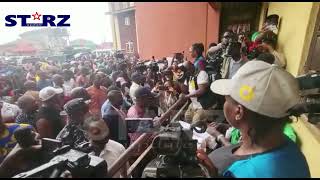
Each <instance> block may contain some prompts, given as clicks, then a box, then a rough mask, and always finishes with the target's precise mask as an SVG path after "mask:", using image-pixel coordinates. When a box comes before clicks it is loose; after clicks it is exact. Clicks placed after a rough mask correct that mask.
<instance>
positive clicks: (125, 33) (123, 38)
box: [117, 11, 137, 51]
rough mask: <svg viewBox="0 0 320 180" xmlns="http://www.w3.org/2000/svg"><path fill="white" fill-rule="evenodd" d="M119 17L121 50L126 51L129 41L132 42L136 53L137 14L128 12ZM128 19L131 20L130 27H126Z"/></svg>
mask: <svg viewBox="0 0 320 180" xmlns="http://www.w3.org/2000/svg"><path fill="white" fill-rule="evenodd" d="M117 17H118V23H119V33H120V44H121V49H124V50H125V49H126V43H127V42H129V41H132V42H133V46H134V51H137V36H136V22H135V12H134V11H128V12H123V13H119V14H118V15H117ZM126 17H128V18H129V19H130V20H129V21H130V25H125V18H126Z"/></svg>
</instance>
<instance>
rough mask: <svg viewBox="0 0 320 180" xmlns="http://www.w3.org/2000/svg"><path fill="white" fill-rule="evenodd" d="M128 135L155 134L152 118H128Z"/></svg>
mask: <svg viewBox="0 0 320 180" xmlns="http://www.w3.org/2000/svg"><path fill="white" fill-rule="evenodd" d="M125 120H126V126H127V132H128V133H149V132H153V130H154V127H153V119H152V118H126V119H125Z"/></svg>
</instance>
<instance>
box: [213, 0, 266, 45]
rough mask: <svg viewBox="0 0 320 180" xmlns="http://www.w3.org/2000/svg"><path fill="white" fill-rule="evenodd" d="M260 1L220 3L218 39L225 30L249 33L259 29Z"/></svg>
mask: <svg viewBox="0 0 320 180" xmlns="http://www.w3.org/2000/svg"><path fill="white" fill-rule="evenodd" d="M261 8H262V3H261V2H232V3H231V2H223V3H221V16H220V29H219V39H220V41H221V37H222V35H223V33H224V32H225V31H227V30H228V29H229V30H232V31H234V32H235V33H239V32H245V33H247V34H248V35H251V34H252V33H253V32H255V31H257V30H258V29H259V20H260V12H261Z"/></svg>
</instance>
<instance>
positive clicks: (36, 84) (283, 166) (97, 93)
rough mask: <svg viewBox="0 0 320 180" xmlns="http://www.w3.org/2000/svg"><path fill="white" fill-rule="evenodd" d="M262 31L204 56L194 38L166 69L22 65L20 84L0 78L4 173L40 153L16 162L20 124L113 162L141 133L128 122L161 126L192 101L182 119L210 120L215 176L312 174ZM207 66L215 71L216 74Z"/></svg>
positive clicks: (116, 59) (281, 73)
mask: <svg viewBox="0 0 320 180" xmlns="http://www.w3.org/2000/svg"><path fill="white" fill-rule="evenodd" d="M267 27H268V26H264V28H263V30H261V31H259V33H257V35H256V37H255V39H254V40H251V41H250V38H249V37H246V35H244V34H235V33H234V32H232V31H227V32H225V33H224V34H223V37H222V39H221V43H219V44H211V45H210V47H209V49H208V52H204V45H203V44H202V43H195V44H193V45H192V46H191V47H190V53H191V57H192V58H193V60H192V61H189V60H185V59H184V58H183V56H182V57H181V54H177V55H176V56H175V57H174V58H173V61H172V63H171V64H169V63H168V61H166V59H165V58H164V59H163V61H161V63H162V62H163V63H164V66H163V67H162V68H159V63H160V61H159V62H158V63H157V62H156V60H155V59H154V57H153V59H152V60H151V64H150V65H149V66H146V65H144V64H143V63H139V61H138V60H134V61H131V60H129V59H127V58H125V57H124V56H122V55H121V54H115V55H114V56H102V57H94V56H90V57H88V58H80V59H73V60H71V61H69V62H66V63H63V64H57V63H55V62H48V61H47V62H31V63H29V64H27V65H25V66H24V69H23V72H24V73H23V75H22V76H20V77H19V78H21V79H22V82H24V84H23V87H22V88H21V89H19V90H16V89H14V87H13V86H12V85H10V84H9V82H8V81H7V80H5V79H2V81H1V83H0V84H1V86H0V87H3V88H2V89H1V96H2V97H5V96H11V100H8V101H1V102H0V108H1V116H0V117H1V118H0V119H1V121H0V128H1V129H0V133H1V139H0V160H1V162H2V163H1V167H0V169H1V170H0V174H1V176H7V177H11V176H13V175H15V174H16V173H18V172H22V170H23V169H25V168H26V166H25V164H26V163H25V162H26V161H27V162H30V161H32V157H33V156H36V153H33V154H32V155H30V153H31V152H29V151H28V153H29V156H28V157H23V158H21V157H20V158H14V157H15V156H27V155H26V153H16V152H20V151H22V150H21V147H19V144H17V141H16V139H15V138H14V132H15V130H16V129H18V128H21V127H29V128H30V129H32V130H33V131H34V132H35V133H36V134H37V136H36V137H37V138H52V139H57V140H60V141H61V142H62V143H63V144H65V145H70V146H71V147H73V148H76V149H81V150H82V151H84V152H87V153H92V154H94V155H96V156H99V157H101V158H103V159H105V161H106V162H107V163H108V166H111V165H112V164H113V163H114V162H115V161H116V160H117V158H118V157H119V156H120V155H121V154H122V153H123V152H124V151H125V149H126V148H128V147H129V146H130V145H131V144H132V143H134V142H135V141H136V140H137V139H138V137H139V136H140V135H141V133H127V131H126V122H125V121H126V118H152V119H153V121H154V126H161V125H165V124H168V123H169V121H168V120H170V117H172V116H173V115H174V113H173V112H174V111H172V110H173V109H176V110H179V108H181V107H182V105H184V103H186V102H189V103H190V104H189V105H188V107H187V110H186V111H185V113H184V117H181V119H182V120H184V121H185V122H188V123H190V124H195V123H197V122H198V121H202V122H205V123H207V126H208V127H207V132H208V133H209V134H210V135H211V136H212V137H213V138H214V139H215V141H216V142H217V143H219V144H220V146H219V147H220V148H218V149H215V148H214V149H210V147H207V148H208V149H210V152H211V151H212V152H211V153H209V154H208V152H209V151H207V152H205V151H203V150H201V149H200V150H199V151H198V158H199V159H200V160H203V161H202V162H203V163H204V165H206V166H207V168H209V169H211V170H212V171H211V172H215V173H214V175H213V176H215V177H216V176H224V177H310V172H309V168H308V165H307V163H306V160H305V157H304V155H303V154H302V153H301V152H300V150H299V148H298V146H297V145H296V144H295V142H296V139H297V137H296V134H295V133H294V130H293V128H292V127H291V125H290V118H289V114H288V110H290V108H292V107H293V106H294V105H295V104H296V103H297V102H298V100H299V88H298V84H297V81H296V80H295V78H294V77H293V76H292V75H290V74H289V73H287V72H286V71H285V69H284V68H285V66H286V61H285V60H284V58H282V56H281V55H280V54H279V53H278V52H276V50H275V45H276V37H277V34H276V33H274V32H273V31H272V30H270V29H268V28H267ZM219 60H220V62H217V61H219ZM210 64H211V65H212V64H216V65H217V64H218V65H219V67H215V69H217V70H216V71H213V72H212V71H209V70H208V69H209V68H208V67H209V66H210ZM2 66H6V65H4V64H2ZM4 87H5V88H4ZM223 96H224V97H225V98H223ZM9 99H10V98H9ZM222 109H223V111H224V115H225V119H226V120H225V121H218V120H217V119H218V118H217V117H216V116H217V114H216V110H222ZM163 114H166V116H165V117H164V116H163ZM168 114H169V116H168ZM168 117H169V118H168ZM153 137H154V136H151V138H150V139H149V140H148V141H147V142H145V144H146V146H141V147H139V148H138V149H137V150H136V151H135V152H134V153H133V154H132V158H131V159H130V160H129V162H128V164H130V163H132V161H134V160H135V159H136V158H138V157H139V155H141V153H142V152H143V151H144V150H145V149H146V148H147V146H148V145H149V144H150V143H151V142H152V138H153ZM208 140H209V139H208ZM88 143H89V145H88ZM207 144H208V145H209V144H210V143H207ZM89 147H90V148H89ZM34 150H35V151H36V150H38V145H37V146H36V147H35V149H34ZM13 161H15V162H14V164H15V165H13ZM20 161H24V163H22V162H20ZM20 164H21V165H20ZM20 166H21V167H20ZM8 169H11V170H10V171H9V170H8ZM12 169H14V170H12ZM140 175H141V173H140ZM121 176H122V172H119V173H118V174H116V175H114V177H121ZM136 176H137V177H138V176H139V173H137V175H136Z"/></svg>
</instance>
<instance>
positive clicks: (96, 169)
mask: <svg viewBox="0 0 320 180" xmlns="http://www.w3.org/2000/svg"><path fill="white" fill-rule="evenodd" d="M15 138H16V139H17V142H18V143H19V145H20V146H21V147H23V148H27V147H30V146H31V145H34V144H36V143H37V142H36V141H34V140H31V138H33V137H32V135H31V129H29V128H20V129H18V130H16V132H15ZM26 138H27V139H26ZM38 158H39V159H41V160H40V162H37V163H39V164H42V165H40V166H38V167H36V168H34V169H32V170H29V171H27V172H23V173H20V174H18V175H16V176H14V178H32V177H33V178H46V177H53V178H54V177H59V176H60V175H61V173H63V172H64V171H65V170H68V171H69V172H71V175H72V177H73V178H74V177H79V178H80V177H81V178H82V177H89V178H90V177H92V178H97V177H107V163H106V161H105V160H104V159H102V158H99V157H97V156H93V155H89V154H88V153H84V152H81V151H78V150H75V149H71V147H70V146H69V145H65V146H62V142H61V141H59V140H55V139H49V138H43V139H42V151H41V153H40V154H39V156H38ZM33 167H34V166H33ZM31 168H32V167H31Z"/></svg>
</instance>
